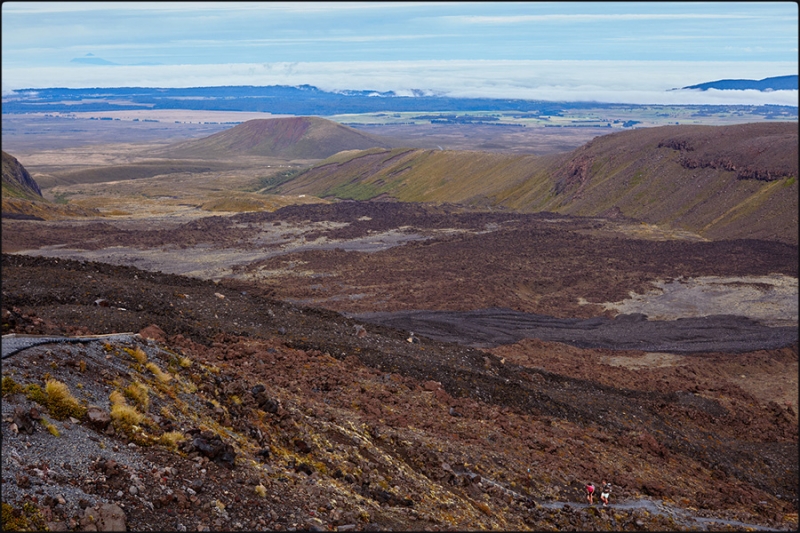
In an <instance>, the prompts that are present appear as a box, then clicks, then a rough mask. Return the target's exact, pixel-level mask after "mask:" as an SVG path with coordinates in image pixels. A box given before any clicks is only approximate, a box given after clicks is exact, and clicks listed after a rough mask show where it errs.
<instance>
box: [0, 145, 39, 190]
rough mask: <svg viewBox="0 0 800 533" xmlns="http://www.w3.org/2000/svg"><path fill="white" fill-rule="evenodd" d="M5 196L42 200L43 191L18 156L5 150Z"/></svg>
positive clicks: (3, 170) (3, 175)
mask: <svg viewBox="0 0 800 533" xmlns="http://www.w3.org/2000/svg"><path fill="white" fill-rule="evenodd" d="M2 184H3V185H2V187H3V190H2V192H3V198H4V199H5V198H23V199H26V200H42V191H41V190H40V189H39V185H38V184H37V183H36V181H35V180H34V179H33V178H32V177H31V175H30V174H29V173H28V171H27V170H25V167H23V166H22V164H20V162H19V161H17V158H15V157H14V156H12V155H11V154H8V153H6V152H3V168H2Z"/></svg>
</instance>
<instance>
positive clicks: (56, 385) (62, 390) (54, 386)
mask: <svg viewBox="0 0 800 533" xmlns="http://www.w3.org/2000/svg"><path fill="white" fill-rule="evenodd" d="M44 392H45V394H46V395H47V408H48V409H49V410H50V414H51V415H53V418H55V419H56V420H64V419H65V418H67V417H69V416H72V417H75V418H82V417H83V415H85V414H86V408H85V407H84V406H82V405H81V403H80V402H79V401H78V399H77V398H75V396H73V395H72V393H71V392H70V391H69V387H67V385H66V384H65V383H62V382H60V381H57V380H55V379H48V380H47V382H46V383H45V384H44Z"/></svg>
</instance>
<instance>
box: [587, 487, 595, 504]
mask: <svg viewBox="0 0 800 533" xmlns="http://www.w3.org/2000/svg"><path fill="white" fill-rule="evenodd" d="M586 499H587V500H588V501H589V505H593V504H594V485H593V484H592V483H591V482H590V483H588V484H587V485H586Z"/></svg>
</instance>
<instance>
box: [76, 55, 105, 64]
mask: <svg viewBox="0 0 800 533" xmlns="http://www.w3.org/2000/svg"><path fill="white" fill-rule="evenodd" d="M70 63H81V64H83V65H116V64H117V63H114V62H113V61H108V60H107V59H103V58H102V57H97V56H96V55H94V54H86V55H85V56H83V57H76V58H75V59H71V60H70Z"/></svg>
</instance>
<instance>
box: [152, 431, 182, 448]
mask: <svg viewBox="0 0 800 533" xmlns="http://www.w3.org/2000/svg"><path fill="white" fill-rule="evenodd" d="M184 438H185V437H184V435H183V433H181V432H180V431H168V432H166V433H164V434H163V435H161V436H160V437H159V438H158V442H159V444H161V445H163V446H166V447H167V448H170V449H171V450H176V449H177V448H178V444H179V443H180V442H181V441H182V440H184Z"/></svg>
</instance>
